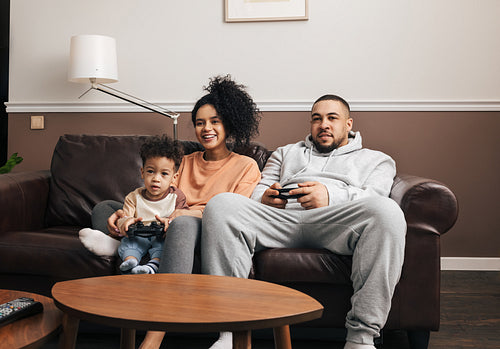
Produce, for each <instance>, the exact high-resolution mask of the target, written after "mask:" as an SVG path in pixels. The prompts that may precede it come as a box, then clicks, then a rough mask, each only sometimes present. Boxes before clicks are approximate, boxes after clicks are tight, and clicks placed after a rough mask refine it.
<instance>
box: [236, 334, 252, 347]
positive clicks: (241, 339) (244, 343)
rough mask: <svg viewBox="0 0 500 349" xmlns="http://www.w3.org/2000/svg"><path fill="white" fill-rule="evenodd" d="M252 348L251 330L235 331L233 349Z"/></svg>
mask: <svg viewBox="0 0 500 349" xmlns="http://www.w3.org/2000/svg"><path fill="white" fill-rule="evenodd" d="M251 348H252V332H251V331H237V332H233V349H251Z"/></svg>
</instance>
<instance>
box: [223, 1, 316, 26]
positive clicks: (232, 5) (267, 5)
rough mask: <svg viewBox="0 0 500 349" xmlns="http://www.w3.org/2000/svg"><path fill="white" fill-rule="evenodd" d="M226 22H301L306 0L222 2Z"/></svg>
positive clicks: (306, 15) (304, 12) (305, 17)
mask: <svg viewBox="0 0 500 349" xmlns="http://www.w3.org/2000/svg"><path fill="white" fill-rule="evenodd" d="M224 1H225V20H226V22H254V21H303V20H308V19H309V14H308V4H307V2H308V0H224Z"/></svg>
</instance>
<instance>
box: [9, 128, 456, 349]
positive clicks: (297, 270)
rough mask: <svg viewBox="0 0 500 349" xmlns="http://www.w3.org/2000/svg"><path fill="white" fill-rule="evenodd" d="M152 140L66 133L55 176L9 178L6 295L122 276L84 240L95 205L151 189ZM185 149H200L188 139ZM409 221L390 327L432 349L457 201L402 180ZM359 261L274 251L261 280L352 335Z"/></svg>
mask: <svg viewBox="0 0 500 349" xmlns="http://www.w3.org/2000/svg"><path fill="white" fill-rule="evenodd" d="M146 137H147V136H104V135H96V136H94V135H65V136H62V137H61V138H60V139H59V142H58V143H57V145H56V147H55V150H54V154H53V159H52V164H51V169H50V171H36V172H21V173H12V174H3V175H0V200H1V204H0V288H3V289H15V290H26V291H30V292H35V293H40V294H44V295H50V289H51V287H52V285H53V284H54V283H56V282H58V281H62V280H68V279H76V278H84V277H92V276H100V275H109V274H115V273H117V263H118V261H117V258H116V257H99V256H96V255H94V254H92V253H91V252H89V251H88V250H87V249H86V248H85V247H84V246H83V245H82V244H81V243H80V241H79V239H78V231H79V230H80V229H81V228H82V227H90V226H91V220H90V214H91V210H92V208H93V206H94V205H95V204H96V203H98V202H100V201H102V200H106V199H114V200H119V201H123V199H124V196H125V195H126V194H127V193H128V192H129V191H131V190H132V189H134V188H136V187H137V186H140V185H141V184H142V182H141V178H140V175H139V168H140V166H141V160H140V157H139V154H138V149H139V147H140V144H142V143H143V141H144V139H145V138H146ZM184 145H185V148H186V152H187V153H190V152H192V151H195V150H199V149H200V145H199V144H198V143H195V142H184ZM236 151H237V152H239V153H242V154H245V155H248V156H251V157H253V158H254V159H256V161H257V162H258V164H259V166H260V167H261V168H262V167H263V166H264V164H265V162H266V160H267V158H268V157H269V155H270V153H271V152H270V151H268V150H267V149H265V148H264V147H263V146H261V145H258V144H252V145H251V146H250V147H247V148H245V149H238V150H236ZM391 198H393V199H394V200H395V201H396V202H397V203H398V204H399V205H400V206H401V208H402V209H403V211H404V213H405V216H406V220H407V223H408V232H407V237H406V241H407V244H406V254H405V262H404V266H403V272H402V276H401V280H400V282H399V284H398V286H397V288H396V291H395V295H394V298H393V301H392V309H391V312H390V314H389V319H388V321H387V324H386V329H402V330H406V331H408V335H409V336H408V337H409V339H410V343H411V347H412V348H426V347H427V342H428V338H429V331H436V330H438V328H439V317H440V312H439V291H440V237H441V234H444V233H445V232H447V231H448V230H449V229H450V228H451V227H452V226H453V224H454V223H455V221H456V219H457V214H458V207H457V200H456V198H455V195H454V194H453V193H452V192H451V191H450V189H448V188H447V187H446V186H445V185H443V184H442V183H439V182H437V181H434V180H429V179H424V178H419V177H415V176H409V175H402V174H398V175H397V177H396V178H395V182H394V185H393V188H392V192H391ZM350 272H351V257H350V256H341V255H335V254H333V253H330V252H328V251H326V250H315V249H270V250H266V251H263V252H261V253H259V254H257V255H256V256H255V259H254V269H253V275H252V276H253V277H255V278H257V279H260V280H266V281H271V282H276V283H280V284H283V285H286V286H289V287H292V288H295V289H298V290H300V291H303V292H305V293H307V294H309V295H311V296H313V297H314V298H316V299H317V300H318V301H320V302H321V303H322V304H323V306H324V307H325V311H324V315H323V317H322V318H321V319H318V320H315V321H312V322H310V323H307V324H303V326H310V327H315V328H343V327H344V319H345V315H346V313H347V311H348V310H349V308H350V296H351V294H352V286H351V281H350Z"/></svg>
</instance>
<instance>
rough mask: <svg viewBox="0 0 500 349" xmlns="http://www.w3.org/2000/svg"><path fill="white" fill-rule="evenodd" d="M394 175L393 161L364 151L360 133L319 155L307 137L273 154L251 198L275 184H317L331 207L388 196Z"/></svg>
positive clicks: (292, 202)
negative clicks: (357, 200)
mask: <svg viewBox="0 0 500 349" xmlns="http://www.w3.org/2000/svg"><path fill="white" fill-rule="evenodd" d="M395 175H396V164H395V162H394V160H393V159H392V158H391V157H389V156H388V155H386V154H384V153H382V152H380V151H375V150H370V149H364V148H363V147H362V144H361V134H360V133H359V132H355V133H354V132H350V134H349V143H348V144H346V145H344V146H342V147H339V148H337V149H335V150H333V151H331V152H329V153H320V152H318V151H317V150H316V148H315V147H314V144H313V142H312V141H311V135H308V136H307V137H306V140H305V141H301V142H298V143H295V144H289V145H286V146H284V147H280V148H278V149H276V151H274V152H273V153H272V155H271V157H270V158H269V159H268V161H267V163H266V167H265V168H264V170H263V171H262V179H261V181H260V183H259V184H258V185H257V187H256V188H255V190H254V192H253V194H252V199H254V200H256V201H259V202H260V201H261V199H262V195H263V193H264V191H265V190H266V189H267V188H269V187H270V186H271V185H272V184H274V183H276V182H278V183H280V184H281V186H282V187H283V188H295V187H297V184H298V183H304V182H314V181H316V182H320V183H322V184H324V185H325V186H326V188H327V189H328V194H329V205H330V206H334V205H338V204H342V203H345V202H348V201H352V200H356V199H361V198H364V197H367V196H372V195H381V196H389V193H390V190H391V186H392V183H393V180H394V176H395ZM286 208H287V209H288V208H290V209H302V207H301V206H300V204H299V203H297V201H296V200H288V204H287V206H286Z"/></svg>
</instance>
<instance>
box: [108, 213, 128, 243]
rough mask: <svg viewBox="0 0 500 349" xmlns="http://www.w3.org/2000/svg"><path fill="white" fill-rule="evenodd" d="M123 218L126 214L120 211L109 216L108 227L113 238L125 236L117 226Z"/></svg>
mask: <svg viewBox="0 0 500 349" xmlns="http://www.w3.org/2000/svg"><path fill="white" fill-rule="evenodd" d="M122 217H125V212H123V210H118V211H116V212H115V213H113V214H112V215H111V216H109V218H108V221H107V226H108V231H109V234H110V235H111V236H113V237H121V236H123V235H122V234H121V233H120V229H118V226H117V223H118V220H119V219H120V218H122Z"/></svg>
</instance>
